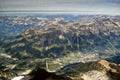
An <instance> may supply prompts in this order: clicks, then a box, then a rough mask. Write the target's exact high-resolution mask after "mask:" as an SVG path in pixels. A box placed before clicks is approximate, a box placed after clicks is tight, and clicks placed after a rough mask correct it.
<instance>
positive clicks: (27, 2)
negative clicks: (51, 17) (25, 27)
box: [0, 0, 120, 15]
mask: <svg viewBox="0 0 120 80" xmlns="http://www.w3.org/2000/svg"><path fill="white" fill-rule="evenodd" d="M0 12H77V13H80V14H81V13H85V14H110V15H112V14H113V15H120V0H69V1H68V0H34V1H33V0H17V1H16V0H0Z"/></svg>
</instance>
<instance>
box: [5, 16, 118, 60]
mask: <svg viewBox="0 0 120 80" xmlns="http://www.w3.org/2000/svg"><path fill="white" fill-rule="evenodd" d="M16 19H17V18H16ZM18 19H19V18H18ZM23 19H24V17H23ZM26 19H28V21H29V20H30V21H31V18H26ZM26 19H25V20H26ZM34 19H35V22H36V23H37V24H36V23H35V25H38V23H40V24H39V26H37V29H36V26H35V27H33V28H30V29H27V30H26V31H24V32H23V33H22V34H20V35H18V36H17V37H15V38H13V39H11V40H10V41H8V42H7V43H5V44H3V48H5V50H6V52H9V53H10V54H12V55H13V56H15V57H19V58H20V57H22V56H23V57H28V56H29V57H30V56H31V57H62V56H65V55H67V54H69V53H72V52H73V53H75V52H78V51H80V52H83V53H88V52H94V53H98V54H99V55H115V54H118V53H119V48H120V47H119V46H120V45H119V41H120V33H119V31H120V18H118V17H106V16H98V17H94V18H92V19H88V20H73V21H66V20H64V18H54V19H49V18H37V19H36V18H34ZM37 20H38V21H37ZM23 21H24V20H23ZM26 24H27V23H26ZM29 24H30V23H29ZM31 24H34V23H31ZM14 25H15V24H14Z"/></svg>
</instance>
